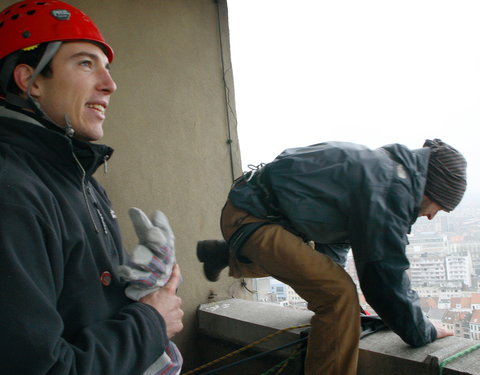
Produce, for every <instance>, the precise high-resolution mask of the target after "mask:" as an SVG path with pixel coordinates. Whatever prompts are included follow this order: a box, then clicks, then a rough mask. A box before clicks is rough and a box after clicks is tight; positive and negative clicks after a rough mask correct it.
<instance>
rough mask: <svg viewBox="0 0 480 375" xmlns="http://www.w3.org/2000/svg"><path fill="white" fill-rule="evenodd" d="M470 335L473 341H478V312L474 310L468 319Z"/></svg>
mask: <svg viewBox="0 0 480 375" xmlns="http://www.w3.org/2000/svg"><path fill="white" fill-rule="evenodd" d="M470 335H471V338H472V339H473V340H480V310H474V311H473V313H472V316H471V318H470Z"/></svg>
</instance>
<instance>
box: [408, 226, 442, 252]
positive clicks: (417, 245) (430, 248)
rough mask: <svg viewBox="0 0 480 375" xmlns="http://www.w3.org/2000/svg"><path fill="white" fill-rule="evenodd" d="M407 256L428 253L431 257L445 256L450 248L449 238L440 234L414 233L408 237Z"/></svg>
mask: <svg viewBox="0 0 480 375" xmlns="http://www.w3.org/2000/svg"><path fill="white" fill-rule="evenodd" d="M408 242H409V244H408V245H407V249H406V250H407V254H409V255H415V254H422V253H427V254H429V255H443V254H444V253H445V251H446V250H447V247H448V241H447V236H446V235H444V234H441V233H440V232H438V231H436V232H421V233H418V232H416V233H414V234H411V235H409V237H408Z"/></svg>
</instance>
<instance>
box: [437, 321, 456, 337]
mask: <svg viewBox="0 0 480 375" xmlns="http://www.w3.org/2000/svg"><path fill="white" fill-rule="evenodd" d="M432 324H433V325H434V327H435V328H436V329H437V340H438V339H442V338H444V337H447V336H453V331H452V330H450V329H446V328H443V327H442V325H441V324H440V323H438V322H432Z"/></svg>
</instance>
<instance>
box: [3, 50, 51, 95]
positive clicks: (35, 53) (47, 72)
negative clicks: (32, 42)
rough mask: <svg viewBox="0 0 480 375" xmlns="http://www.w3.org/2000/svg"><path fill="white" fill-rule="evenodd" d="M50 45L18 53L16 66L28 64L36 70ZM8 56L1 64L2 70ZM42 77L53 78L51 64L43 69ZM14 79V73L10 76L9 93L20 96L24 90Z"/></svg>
mask: <svg viewBox="0 0 480 375" xmlns="http://www.w3.org/2000/svg"><path fill="white" fill-rule="evenodd" d="M47 44H48V43H42V44H39V45H38V47H36V48H34V49H31V50H29V51H24V50H22V51H17V52H14V53H18V58H17V62H16V63H15V66H17V65H20V64H27V65H29V66H31V67H32V68H36V67H37V65H38V63H39V62H40V59H41V58H42V56H43V54H44V53H45V49H46V48H47ZM7 58H8V56H7V57H6V58H4V59H2V61H1V62H0V69H3V65H4V63H5V61H6V59H7ZM40 74H41V75H43V76H45V77H51V76H52V67H51V65H50V62H49V63H48V64H47V65H46V66H45V68H43V69H42V71H41V72H40ZM12 77H13V71H12V75H11V76H10V79H9V81H8V87H7V89H8V91H9V92H11V93H13V94H20V93H21V92H22V90H20V88H19V87H18V86H17V84H16V83H15V80H14V79H12Z"/></svg>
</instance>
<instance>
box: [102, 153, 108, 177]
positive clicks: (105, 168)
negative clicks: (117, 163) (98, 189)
mask: <svg viewBox="0 0 480 375" xmlns="http://www.w3.org/2000/svg"><path fill="white" fill-rule="evenodd" d="M107 160H108V156H107V155H105V156H104V157H103V173H104V174H107V173H108V163H107Z"/></svg>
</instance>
